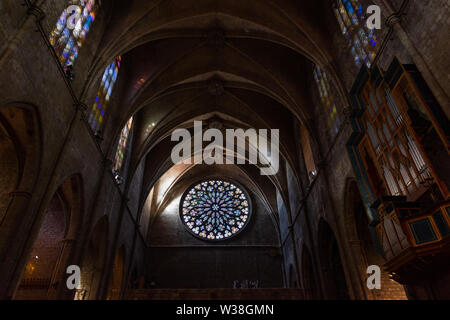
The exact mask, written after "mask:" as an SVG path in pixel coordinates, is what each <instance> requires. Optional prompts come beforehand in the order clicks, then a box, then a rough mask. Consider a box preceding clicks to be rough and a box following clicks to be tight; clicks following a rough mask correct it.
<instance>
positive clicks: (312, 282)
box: [302, 246, 320, 300]
mask: <svg viewBox="0 0 450 320" xmlns="http://www.w3.org/2000/svg"><path fill="white" fill-rule="evenodd" d="M315 277H316V275H315V273H314V268H313V264H312V258H311V254H310V253H309V250H308V248H307V247H306V246H304V247H303V252H302V281H303V289H304V291H305V297H306V298H307V299H309V300H316V299H319V297H320V294H319V291H318V289H319V288H318V286H317V282H316V278H315Z"/></svg>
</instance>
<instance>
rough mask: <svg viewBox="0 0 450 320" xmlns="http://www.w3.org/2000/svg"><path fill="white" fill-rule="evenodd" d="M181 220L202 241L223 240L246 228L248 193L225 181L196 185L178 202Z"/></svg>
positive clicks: (248, 213) (249, 210)
mask: <svg viewBox="0 0 450 320" xmlns="http://www.w3.org/2000/svg"><path fill="white" fill-rule="evenodd" d="M180 215H181V219H182V221H183V223H184V225H185V226H186V228H187V229H188V230H189V231H190V232H191V233H192V234H193V235H195V236H197V237H199V238H201V239H205V240H225V239H228V238H231V237H233V236H235V235H236V234H238V233H239V232H240V231H242V229H244V228H245V226H246V225H247V223H248V221H249V219H250V215H251V206H250V200H249V197H248V195H247V193H246V192H245V191H244V190H243V189H242V188H241V187H238V186H237V185H236V184H234V183H232V182H229V181H225V180H207V181H203V182H199V183H197V184H196V185H194V186H193V187H191V188H190V189H189V190H187V191H186V192H185V194H184V195H183V197H182V199H181V212H180Z"/></svg>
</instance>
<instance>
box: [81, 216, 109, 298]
mask: <svg viewBox="0 0 450 320" xmlns="http://www.w3.org/2000/svg"><path fill="white" fill-rule="evenodd" d="M108 235H109V223H108V217H107V216H103V217H102V218H101V219H100V220H99V221H98V222H97V224H96V225H95V228H94V229H93V231H92V233H91V237H90V240H89V243H88V246H87V250H86V255H85V256H84V258H83V262H82V264H81V284H80V288H79V289H77V291H76V294H75V300H93V299H97V298H98V290H99V287H100V281H101V278H102V274H103V271H104V269H105V262H106V254H107V250H108Z"/></svg>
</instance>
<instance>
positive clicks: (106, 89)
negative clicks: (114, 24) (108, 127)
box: [88, 56, 122, 132]
mask: <svg viewBox="0 0 450 320" xmlns="http://www.w3.org/2000/svg"><path fill="white" fill-rule="evenodd" d="M121 61H122V58H121V57H120V56H119V57H117V58H116V59H114V61H113V62H111V63H110V64H109V66H108V67H107V68H106V70H105V72H104V73H103V77H102V82H101V84H100V88H99V89H98V92H97V96H96V98H95V102H94V105H93V106H92V109H91V112H90V114H89V117H88V121H89V124H90V125H91V128H92V130H94V132H97V131H98V130H100V127H101V126H102V123H103V119H104V117H105V112H106V107H107V106H108V102H109V99H110V98H111V94H112V91H113V89H114V85H115V83H116V81H117V76H118V75H119V69H120V63H121Z"/></svg>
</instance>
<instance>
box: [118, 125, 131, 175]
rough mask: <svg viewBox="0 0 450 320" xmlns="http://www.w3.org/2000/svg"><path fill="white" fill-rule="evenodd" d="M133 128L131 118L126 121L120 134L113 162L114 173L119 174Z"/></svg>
mask: <svg viewBox="0 0 450 320" xmlns="http://www.w3.org/2000/svg"><path fill="white" fill-rule="evenodd" d="M132 126H133V117H131V118H130V120H128V122H127V124H126V125H125V127H123V129H122V132H121V133H120V139H119V145H118V146H117V151H116V157H115V160H114V171H115V172H117V173H120V172H121V170H122V166H123V163H124V160H125V155H126V150H127V143H128V138H129V136H130V132H131V127H132Z"/></svg>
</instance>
